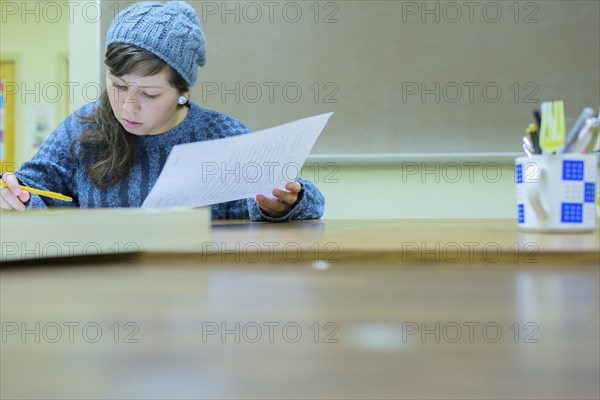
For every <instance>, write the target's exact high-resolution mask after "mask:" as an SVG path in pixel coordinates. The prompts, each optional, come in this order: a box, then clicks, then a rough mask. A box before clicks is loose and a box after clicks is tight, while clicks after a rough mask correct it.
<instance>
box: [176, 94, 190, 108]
mask: <svg viewBox="0 0 600 400" xmlns="http://www.w3.org/2000/svg"><path fill="white" fill-rule="evenodd" d="M187 102H188V99H187V97H185V96H181V97H179V100H177V104H179V105H180V106H182V105H184V104H185V103H187Z"/></svg>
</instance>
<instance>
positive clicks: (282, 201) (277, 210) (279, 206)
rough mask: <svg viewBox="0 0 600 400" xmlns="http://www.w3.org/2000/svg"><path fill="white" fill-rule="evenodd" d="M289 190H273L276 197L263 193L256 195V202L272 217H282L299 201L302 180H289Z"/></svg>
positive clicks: (287, 186)
mask: <svg viewBox="0 0 600 400" xmlns="http://www.w3.org/2000/svg"><path fill="white" fill-rule="evenodd" d="M285 188H286V189H287V190H280V189H275V190H273V192H272V193H273V196H275V198H274V199H269V198H267V197H265V196H263V195H262V194H259V195H257V196H256V198H255V199H254V201H256V204H257V205H258V206H259V207H260V208H261V209H262V210H263V211H264V212H265V214H267V215H268V216H270V217H274V218H277V217H282V216H284V215H285V214H287V213H288V212H289V211H290V210H291V209H292V207H293V206H294V204H296V202H297V201H298V193H300V190H302V185H301V184H300V182H288V183H286V185H285Z"/></svg>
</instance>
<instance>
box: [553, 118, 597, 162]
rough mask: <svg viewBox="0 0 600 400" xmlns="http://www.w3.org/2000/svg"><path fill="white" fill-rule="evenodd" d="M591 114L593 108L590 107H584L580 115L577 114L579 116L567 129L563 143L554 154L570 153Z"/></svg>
mask: <svg viewBox="0 0 600 400" xmlns="http://www.w3.org/2000/svg"><path fill="white" fill-rule="evenodd" d="M593 116H594V110H593V109H591V108H590V107H586V108H584V109H583V111H582V112H581V115H579V118H577V121H576V122H575V125H573V127H572V128H571V130H570V131H569V134H568V135H567V137H566V139H565V142H564V144H563V145H562V146H561V147H560V148H559V149H558V150H557V151H556V154H564V153H571V151H570V150H571V147H572V146H574V145H575V143H576V142H578V141H579V137H580V136H581V131H582V129H584V128H585V127H586V126H587V125H586V123H587V121H588V119H589V118H591V117H593ZM575 152H577V151H575Z"/></svg>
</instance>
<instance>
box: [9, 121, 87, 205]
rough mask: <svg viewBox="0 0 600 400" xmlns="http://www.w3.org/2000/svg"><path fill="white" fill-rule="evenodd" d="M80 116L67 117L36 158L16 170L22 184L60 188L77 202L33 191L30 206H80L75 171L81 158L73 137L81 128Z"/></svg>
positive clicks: (53, 188) (52, 189) (54, 190)
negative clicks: (76, 153) (73, 146)
mask: <svg viewBox="0 0 600 400" xmlns="http://www.w3.org/2000/svg"><path fill="white" fill-rule="evenodd" d="M76 118H77V117H76V116H74V115H70V116H69V117H67V119H65V120H64V121H63V122H62V123H61V124H60V125H59V126H58V127H57V128H56V129H55V130H54V131H53V132H52V133H51V134H50V136H49V137H48V139H47V140H46V141H45V142H44V143H43V144H42V146H41V147H40V148H39V150H38V151H37V153H36V154H35V155H34V156H33V158H32V159H31V160H30V161H28V162H26V163H24V164H23V165H22V166H21V168H20V169H19V170H18V171H17V172H15V175H16V177H17V179H18V180H19V181H20V182H21V184H23V185H25V186H29V187H32V188H35V189H40V190H47V191H51V192H58V193H61V194H64V195H66V196H69V197H72V198H73V202H66V201H61V200H56V199H52V198H49V197H45V196H38V195H36V194H32V195H31V198H30V199H29V201H28V202H27V204H26V206H27V207H28V208H45V207H78V206H79V202H78V201H77V193H76V185H75V173H76V170H77V161H76V160H75V159H74V157H73V156H72V155H71V151H70V145H71V141H72V139H73V137H74V136H75V135H77V134H79V132H80V129H81V128H80V127H79V124H78V122H77V121H76Z"/></svg>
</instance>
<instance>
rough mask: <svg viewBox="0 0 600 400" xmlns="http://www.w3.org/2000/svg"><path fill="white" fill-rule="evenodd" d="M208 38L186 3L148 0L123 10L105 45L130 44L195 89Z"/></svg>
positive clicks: (115, 20)
mask: <svg viewBox="0 0 600 400" xmlns="http://www.w3.org/2000/svg"><path fill="white" fill-rule="evenodd" d="M205 42H206V39H205V37H204V33H203V32H202V29H201V28H200V21H199V20H198V17H197V16H196V12H195V11H194V9H193V8H192V7H191V6H190V5H189V4H187V3H186V2H184V1H169V2H168V3H165V4H163V3H159V2H156V1H145V2H139V3H135V4H132V5H131V6H129V7H127V8H126V9H124V10H123V11H121V12H120V13H119V14H118V15H117V16H116V17H115V19H114V21H113V22H112V24H111V26H110V28H109V29H108V34H107V35H106V46H107V47H108V45H110V44H113V43H117V44H131V45H134V46H138V47H141V48H142V49H144V50H146V51H148V52H149V53H151V54H153V55H155V56H157V57H158V58H160V59H161V60H163V61H164V62H166V63H167V64H169V65H170V66H171V67H173V69H174V70H175V71H177V72H178V73H179V75H181V77H182V78H183V79H184V80H185V81H186V82H187V83H188V84H189V85H190V86H193V85H194V83H195V82H196V79H197V77H198V66H203V65H204V64H206V50H205V49H204V43H205Z"/></svg>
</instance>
